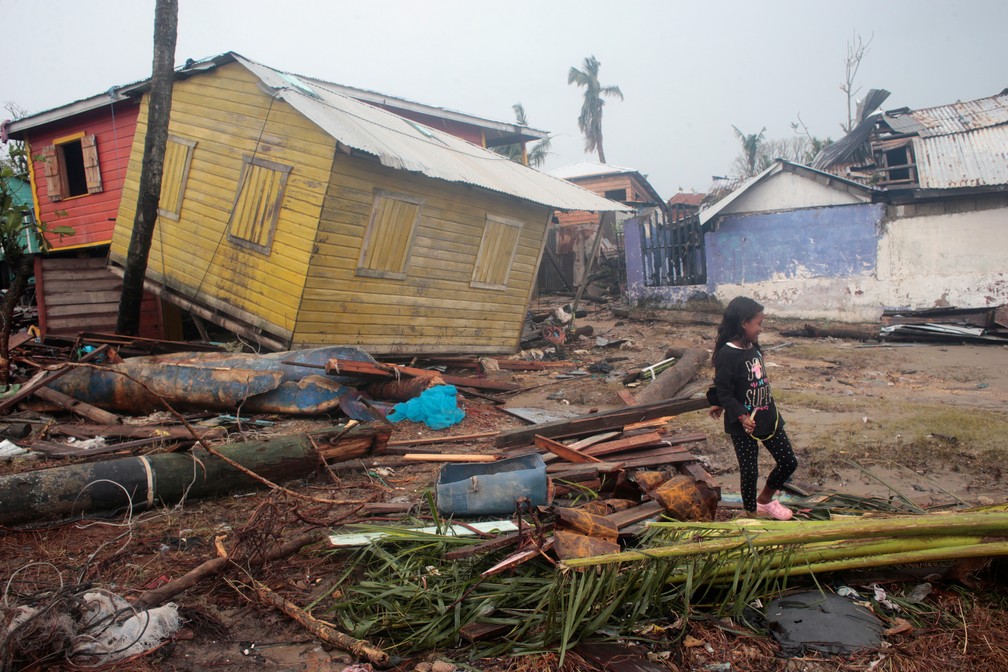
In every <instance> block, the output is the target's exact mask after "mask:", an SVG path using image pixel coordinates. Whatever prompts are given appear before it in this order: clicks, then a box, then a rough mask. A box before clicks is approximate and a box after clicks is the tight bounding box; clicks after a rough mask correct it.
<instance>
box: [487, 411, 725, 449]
mask: <svg viewBox="0 0 1008 672" xmlns="http://www.w3.org/2000/svg"><path fill="white" fill-rule="evenodd" d="M709 406H710V404H709V403H707V400H706V399H670V400H666V401H661V402H658V403H654V404H642V405H639V406H633V407H631V408H621V409H617V410H614V411H606V412H603V413H592V414H589V415H579V416H576V417H574V418H570V419H565V420H556V421H553V422H547V423H542V424H538V425H532V426H531V427H522V428H519V429H515V430H512V431H510V432H503V433H501V434H500V435H498V436H497V439H496V441H495V442H496V444H497V446H498V447H501V448H503V447H507V446H522V445H528V444H531V443H532V442H533V440H534V438H535V435H536V434H541V435H542V436H545V437H548V438H551V439H558V440H559V439H563V438H568V437H575V436H586V435H588V434H596V433H599V432H604V431H610V430H613V429H622V428H623V427H624V426H625V425H628V424H631V423H634V422H643V421H644V420H650V419H652V418H658V417H662V416H672V415H679V414H681V413H688V412H690V411H699V410H701V409H704V408H708V407H709Z"/></svg>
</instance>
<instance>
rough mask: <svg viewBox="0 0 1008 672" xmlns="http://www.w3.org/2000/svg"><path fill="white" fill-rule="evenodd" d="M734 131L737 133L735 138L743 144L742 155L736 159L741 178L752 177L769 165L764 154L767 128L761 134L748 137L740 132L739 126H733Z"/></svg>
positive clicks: (751, 134) (752, 134)
mask: <svg viewBox="0 0 1008 672" xmlns="http://www.w3.org/2000/svg"><path fill="white" fill-rule="evenodd" d="M732 129H733V130H734V131H735V137H736V138H738V139H739V142H740V143H742V154H741V155H739V157H738V158H737V159H735V167H736V169H737V170H738V173H739V177H742V178H746V177H752V176H753V175H755V174H756V173H758V172H759V171H761V170H763V169H764V168H766V167H767V165H769V164H768V161H767V157H766V156H764V152H763V134H764V133H766V126H764V127H763V128H762V129H761V130H760V132H759V133H750V134H748V135H746V134H745V133H743V132H742V131H740V130H739V129H738V126H732Z"/></svg>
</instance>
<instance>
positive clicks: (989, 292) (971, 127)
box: [626, 92, 1008, 321]
mask: <svg viewBox="0 0 1008 672" xmlns="http://www.w3.org/2000/svg"><path fill="white" fill-rule="evenodd" d="M814 166H818V168H816V167H806V166H799V165H797V164H792V163H789V162H787V161H782V160H778V161H777V162H776V163H775V164H773V165H772V166H770V167H769V168H768V169H767V170H765V171H764V172H763V173H761V174H760V175H757V176H755V177H753V178H751V179H749V180H747V181H745V182H743V183H741V184H740V185H739V186H737V188H735V189H734V190H733V191H731V192H730V193H728V194H726V195H724V196H723V197H722V198H720V199H719V200H717V201H716V202H714V203H712V204H711V205H710V206H709V207H707V208H706V209H702V210H701V211H700V213H699V214H698V215H697V216H696V218H695V219H694V220H692V221H690V220H683V222H682V223H681V224H677V225H676V227H675V228H676V231H674V232H673V234H674V235H670V236H665V237H662V236H657V237H656V236H654V235H652V234H653V233H654V232H655V231H656V227H654V226H653V225H652V223H650V222H647V221H640V222H637V223H636V225H634V226H628V227H627V229H626V232H627V235H626V249H627V275H628V283H629V292H628V293H629V294H630V296H631V298H636V299H640V298H645V297H648V298H651V299H656V300H659V301H662V302H666V303H672V304H674V303H679V302H681V301H684V300H686V299H688V298H689V297H691V296H694V295H697V294H700V295H704V296H711V295H713V296H716V297H717V298H719V299H721V300H722V301H728V300H730V299H731V298H732V297H734V296H736V295H737V294H748V295H750V296H754V297H755V298H756V299H757V300H760V301H761V302H763V303H764V304H765V305H767V307H768V309H770V310H772V311H773V312H774V313H775V314H777V315H781V316H788V317H796V318H806V319H809V318H825V319H836V320H848V321H874V320H877V319H878V318H879V316H880V314H881V313H882V311H883V310H886V309H899V310H903V309H911V310H920V309H926V308H946V307H950V306H954V307H960V308H981V307H991V306H998V305H1001V304H1005V303H1008V274H1006V271H1005V263H1004V259H1005V251H1006V250H1008V227H1006V226H1005V222H1006V221H1008V92H1002V93H1001V94H999V95H997V96H992V97H989V98H982V99H979V100H975V101H967V102H959V103H954V104H952V105H943V106H940V107H933V108H927V109H922V110H906V109H903V110H897V111H890V112H886V113H885V114H878V115H874V116H872V117H869V118H867V119H865V120H864V121H863V122H862V124H861V125H860V126H859V127H858V128H856V129H855V130H854V131H852V133H851V134H850V135H849V136H847V137H846V138H843V139H841V140H840V141H839V142H837V143H836V144H835V145H832V146H830V147H828V148H827V149H826V150H824V151H823V153H822V154H821V155H820V156H819V157H818V158H817V160H816V161H815V162H814ZM833 171H836V173H838V174H833ZM688 227H693V229H692V231H693V232H694V233H697V234H699V235H696V236H692V237H688V238H687V237H685V236H681V235H678V232H679V231H685V230H686V229H687V228H688ZM683 240H686V241H687V244H685V245H684V244H681V243H682V241H683ZM694 258H699V259H700V260H701V261H702V262H703V264H704V269H705V273H704V275H703V276H702V277H700V276H699V275H693V276H690V275H689V274H680V273H678V270H679V269H680V268H681V267H682V266H683V264H682V261H683V260H684V259H694Z"/></svg>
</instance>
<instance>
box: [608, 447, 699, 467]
mask: <svg viewBox="0 0 1008 672" xmlns="http://www.w3.org/2000/svg"><path fill="white" fill-rule="evenodd" d="M695 461H696V456H695V455H693V454H692V453H690V452H688V451H685V450H675V449H668V450H667V451H658V452H654V453H644V454H640V455H634V456H632V457H627V458H626V459H624V460H623V466H624V467H625V468H627V469H642V468H645V467H658V466H662V465H665V464H682V463H689V462H695Z"/></svg>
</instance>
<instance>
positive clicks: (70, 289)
mask: <svg viewBox="0 0 1008 672" xmlns="http://www.w3.org/2000/svg"><path fill="white" fill-rule="evenodd" d="M35 278H36V285H35V298H36V301H37V303H38V309H39V329H40V330H41V331H42V333H43V334H44V335H49V334H53V335H58V336H76V335H77V334H78V333H79V332H82V331H93V332H108V333H113V332H115V326H116V318H117V316H118V313H119V297H120V295H121V294H122V280H121V279H119V278H118V277H116V276H115V275H113V274H112V273H111V272H110V271H109V270H108V267H107V265H106V262H105V257H103V256H102V257H93V256H92V257H62V258H61V257H36V259H35ZM140 336H142V337H144V338H164V325H163V320H162V318H161V310H160V303H159V302H158V300H157V299H156V298H155V297H154V296H152V295H150V294H147V293H145V294H144V299H143V302H142V303H141V304H140Z"/></svg>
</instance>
